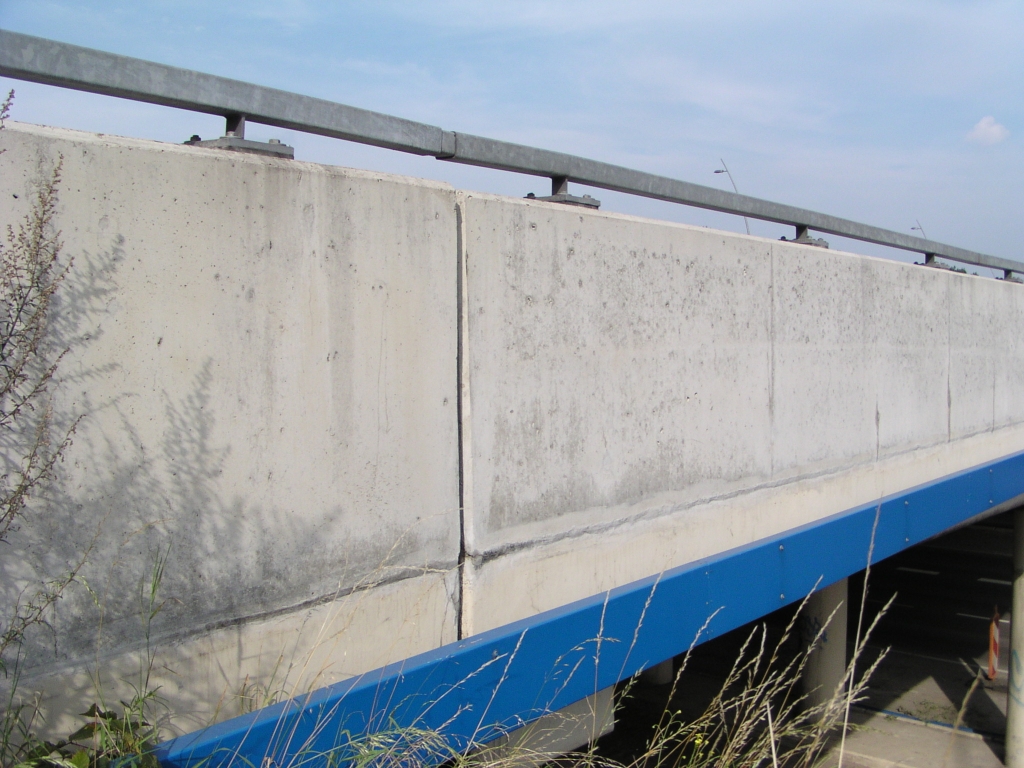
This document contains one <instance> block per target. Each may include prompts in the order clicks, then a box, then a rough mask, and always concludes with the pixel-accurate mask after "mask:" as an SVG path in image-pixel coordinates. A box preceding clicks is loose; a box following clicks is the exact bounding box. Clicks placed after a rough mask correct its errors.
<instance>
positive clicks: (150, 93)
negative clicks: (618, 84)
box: [0, 30, 1024, 278]
mask: <svg viewBox="0 0 1024 768" xmlns="http://www.w3.org/2000/svg"><path fill="white" fill-rule="evenodd" d="M0 75H3V76H6V77H12V78H17V79H20V80H28V81H31V82H36V83H45V84H47V85H56V86H60V87H63V88H73V89H76V90H80V91H89V92H92V93H101V94H105V95H108V96H117V97H120V98H124V99H132V100H135V101H144V102H149V103H151V104H160V105H163V106H168V107H177V108H179V109H187V110H192V111H195V112H205V113H208V114H213V115H222V116H224V117H225V118H226V119H227V120H228V122H229V124H238V121H239V118H242V119H243V120H250V121H252V122H256V123H262V124H265V125H273V126H277V127H279V128H288V129H292V130H296V131H303V132H305V133H314V134H319V135H321V136H330V137H332V138H337V139H345V140H347V141H354V142H359V143H361V144H372V145H374V146H378V147H385V148H387V149H395V150H398V151H401V152H410V153H412V154H416V155H431V156H433V157H435V158H437V159H438V160H448V161H451V162H455V163H465V164H467V165H476V166H481V167H484V168H494V169H498V170H503V171H512V172H515V173H524V174H528V175H532V176H546V177H548V178H550V179H551V180H552V189H553V192H554V193H558V192H564V191H565V185H566V183H567V182H569V181H572V182H576V183H579V184H586V185H588V186H592V187H599V188H601V189H609V190H613V191H616V192H625V193H628V194H634V195H641V196H643V197H649V198H654V199H656V200H666V201H669V202H673V203H682V204H684V205H691V206H695V207H698V208H706V209H708V210H712V211H721V212H723V213H732V214H736V215H738V216H746V217H748V218H752V219H760V220H762V221H771V222H775V223H777V224H787V225H790V226H793V227H796V230H797V235H798V237H799V236H801V235H806V232H807V230H809V229H810V230H814V231H816V232H823V233H827V234H832V235H839V236H841V237H849V238H852V239H854V240H862V241H865V242H869V243H877V244H879V245H886V246H890V247H893V248H899V249H902V250H905V251H913V252H916V253H922V254H924V255H925V263H934V260H935V257H941V258H944V259H948V260H950V261H956V262H960V263H962V264H971V265H974V266H978V267H989V268H991V269H1001V270H1003V273H1004V276H1005V277H1007V278H1009V277H1012V276H1013V274H1014V273H1017V274H1024V262H1019V261H1013V260H1010V259H1004V258H1000V257H998V256H989V255H987V254H984V253H978V252H976V251H970V250H967V249H964V248H958V247H956V246H952V245H945V244H944V243H938V242H935V241H934V240H926V239H924V238H920V237H914V236H912V235H906V234H903V233H902V232H896V231H894V230H890V229H883V228H882V227H874V226H871V225H869V224H861V223H859V222H856V221H851V220H849V219H843V218H839V217H837V216H830V215H828V214H825V213H818V212H817V211H810V210H807V209H804V208H797V207H795V206H791V205H784V204H781V203H773V202H771V201H768V200H762V199H759V198H756V197H749V196H747V195H740V194H736V193H734V192H727V191H725V190H720V189H714V188H712V187H705V186H702V185H700V184H692V183H690V182H687V181H679V180H677V179H671V178H668V177H666V176H658V175H656V174H653V173H645V172H643V171H637V170H633V169H630V168H624V167H622V166H618V165H612V164H610V163H602V162H600V161H597V160H588V159H586V158H583V157H577V156H576V155H568V154H565V153H562V152H552V151H550V150H546V149H536V148H534V147H527V146H523V145H521V144H513V143H510V142H507V141H497V140H495V139H487V138H484V137H482V136H474V135H472V134H468V133H457V132H455V131H446V130H444V129H442V128H439V127H437V126H433V125H427V124H426V123H418V122H415V121H413V120H405V119H403V118H400V117H393V116H391V115H384V114H381V113H379V112H371V111H369V110H365V109H359V108H357V107H350V106H347V105H345V104H338V103H335V102H331V101H326V100H324V99H317V98H313V97H311V96H302V95H299V94H295V93H289V92H287V91H280V90H277V89H274V88H265V87H263V86H259V85H253V84H252V83H245V82H242V81H239V80H231V79H228V78H224V77H217V76H215V75H208V74H204V73H201V72H194V71H192V70H188V69H179V68H177V67H170V66H166V65H164V64H156V63H154V62H150V61H144V60H142V59H134V58H130V57H127V56H118V55H115V54H112V53H105V52H103V51H97V50H93V49H91V48H82V47H80V46H77V45H69V44H67V43H60V42H56V41H54V40H47V39H44V38H40V37H32V36H30V35H23V34H20V33H17V32H9V31H6V30H0Z"/></svg>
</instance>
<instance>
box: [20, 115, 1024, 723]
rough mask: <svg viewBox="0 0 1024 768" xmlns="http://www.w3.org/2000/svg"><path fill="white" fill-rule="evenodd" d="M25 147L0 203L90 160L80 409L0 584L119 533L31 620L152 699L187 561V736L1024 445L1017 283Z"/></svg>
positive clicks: (77, 271)
mask: <svg viewBox="0 0 1024 768" xmlns="http://www.w3.org/2000/svg"><path fill="white" fill-rule="evenodd" d="M0 143H2V146H3V147H4V148H6V150H7V151H6V153H4V154H2V155H0V217H2V218H0V221H3V222H12V223H14V222H16V221H17V219H18V218H19V217H21V216H23V215H24V214H25V213H26V211H27V210H28V206H29V204H30V201H31V192H32V190H33V188H34V186H35V185H37V184H39V183H40V180H41V179H42V178H44V177H45V176H46V174H47V173H49V170H50V169H51V168H52V167H53V166H54V164H55V163H56V162H57V161H58V158H59V157H60V156H63V180H62V182H61V207H60V210H59V212H58V225H59V227H60V228H61V230H62V237H63V240H64V243H65V253H66V255H67V256H69V257H73V258H74V259H75V266H74V269H73V271H72V272H71V276H70V278H69V281H68V283H67V285H66V286H65V287H64V288H63V289H62V291H61V294H60V297H59V301H60V306H59V308H58V309H59V312H58V314H57V322H56V326H55V328H54V333H55V338H56V340H57V341H58V342H59V343H60V344H61V345H66V346H68V347H70V349H71V352H70V354H69V356H68V357H67V358H66V359H65V360H64V362H63V364H62V366H61V382H60V388H59V390H58V393H57V399H56V401H55V414H56V425H57V426H60V425H61V424H69V423H71V421H72V420H73V419H75V418H77V417H78V416H82V417H83V420H82V422H81V425H80V427H79V429H78V432H77V434H76V436H75V442H74V445H73V446H72V447H71V449H70V450H69V452H68V455H67V460H66V461H65V462H64V463H63V464H62V465H61V469H60V477H59V482H58V483H57V484H56V485H55V488H54V489H53V490H52V493H51V494H50V495H49V496H48V497H47V498H46V499H45V504H43V505H42V506H41V507H39V508H38V509H35V510H34V512H33V514H34V515H36V517H34V518H33V520H32V521H31V524H30V525H26V526H25V527H24V529H23V531H22V532H21V533H20V534H19V536H20V537H21V538H19V539H18V541H16V542H15V543H14V546H13V548H12V549H10V550H9V554H8V555H7V557H6V559H5V561H4V575H3V581H2V587H0V589H2V591H0V601H2V603H3V605H2V609H3V610H4V611H7V610H9V608H10V606H11V605H13V603H14V601H15V600H16V599H17V595H18V594H19V593H21V591H22V590H23V589H24V588H25V587H26V585H28V584H31V583H32V581H33V579H38V578H39V577H40V576H42V575H53V572H54V570H55V569H56V570H61V569H64V568H67V567H68V564H70V563H73V562H75V559H76V558H78V557H80V556H81V555H82V554H83V553H86V552H87V553H88V561H87V564H86V566H85V568H84V570H83V572H82V573H83V576H84V577H85V580H86V581H87V582H88V584H89V585H90V587H91V588H92V590H93V592H94V593H95V595H96V597H97V600H96V602H94V601H93V599H92V596H91V595H90V594H89V592H88V591H87V590H85V589H84V588H83V589H74V590H71V591H70V592H69V593H68V595H67V597H66V598H65V599H64V600H63V601H62V602H61V603H60V604H59V605H58V607H57V610H56V613H55V615H54V621H53V630H54V631H53V634H52V635H51V634H48V633H46V632H41V633H40V634H38V635H33V636H32V637H30V638H29V643H28V645H26V656H25V658H26V659H27V660H28V661H29V665H28V666H27V667H26V669H25V670H24V673H25V676H24V678H23V684H24V685H25V686H29V687H32V686H34V687H39V688H41V689H44V690H46V691H49V692H50V693H51V700H57V699H58V698H60V696H61V695H62V694H65V695H66V694H67V692H68V691H71V692H73V694H74V696H73V697H72V698H73V699H74V700H71V699H70V698H69V699H68V701H67V702H66V706H65V708H64V711H66V712H80V711H82V710H83V709H84V707H85V706H86V705H87V704H88V701H89V700H90V699H91V698H94V697H95V694H96V691H95V690H94V689H95V685H94V684H93V683H92V682H91V681H90V679H89V674H90V673H95V672H96V671H97V670H103V675H105V676H106V677H105V678H104V679H102V680H101V681H100V683H101V687H107V688H108V689H107V690H106V691H104V695H105V697H106V698H107V699H108V700H116V699H117V698H120V697H122V696H123V689H121V690H116V691H114V690H112V689H116V688H117V686H118V684H119V683H118V678H122V677H125V676H128V677H129V679H130V674H131V673H132V670H137V669H138V663H139V658H140V655H141V656H142V657H144V656H145V652H146V633H145V631H144V627H143V623H142V622H141V621H140V617H139V591H140V588H144V587H145V586H146V579H147V574H148V573H149V569H150V564H151V563H152V562H153V559H154V558H156V557H159V556H160V553H168V554H167V555H166V556H167V558H168V560H167V568H166V571H165V576H164V581H163V583H162V584H161V585H160V595H161V600H162V601H163V609H162V610H161V611H160V613H159V614H158V615H157V616H156V618H155V620H154V621H153V624H152V627H151V630H152V632H151V634H150V637H151V640H152V643H151V651H152V653H153V654H154V656H153V658H154V669H155V670H156V675H157V677H156V678H155V679H154V682H155V683H156V684H159V685H161V686H162V691H161V693H162V695H163V696H164V698H166V699H167V700H168V702H169V704H170V706H171V708H172V710H173V711H174V712H175V713H176V722H177V723H178V724H179V727H183V728H191V727H194V726H198V725H202V724H204V723H206V722H208V721H210V720H212V719H219V718H223V717H225V716H227V715H233V714H236V713H237V712H238V711H239V710H240V709H244V708H246V707H249V706H253V705H258V704H261V703H264V702H266V701H267V700H269V699H275V698H280V697H282V696H285V695H288V694H291V693H298V692H300V691H302V690H305V689H308V688H310V687H315V686H320V685H324V684H328V683H332V682H335V681H337V680H341V679H343V678H346V677H349V676H352V675H359V674H361V673H363V672H366V671H367V670H370V669H373V668H376V667H379V666H381V665H383V664H384V663H385V662H389V661H397V660H400V659H404V658H406V657H408V656H412V655H415V654H418V653H423V652H425V651H429V650H431V649H433V648H437V647H439V646H441V645H444V644H445V643H448V642H450V641H452V640H455V639H456V638H457V637H459V636H462V637H466V636H469V635H473V634H477V633H480V632H483V631H485V630H488V629H492V628H495V627H500V626H504V625H507V624H509V623H510V622H513V621H516V620H519V619H523V618H526V617H530V616H534V615H536V614H538V613H540V612H542V611H546V610H549V609H553V608H559V607H561V606H565V605H567V604H568V603H571V602H573V601H575V600H580V599H584V598H591V597H592V596H595V595H600V594H601V593H603V592H605V591H606V590H609V589H612V588H615V587H620V586H623V585H626V584H629V583H632V582H636V581H638V580H641V579H646V578H648V577H655V576H657V575H658V574H659V573H662V572H667V571H669V570H671V569H673V568H678V567H680V566H684V565H686V564H690V563H693V562H695V561H697V560H700V559H702V558H708V557H712V556H717V555H719V554H721V553H723V552H726V551H728V550H732V549H734V548H736V547H743V546H746V545H750V544H751V543H752V542H757V541H761V540H763V539H766V538H768V537H772V536H775V535H777V534H780V533H782V532H785V531H791V530H793V529H797V528H799V527H800V526H804V525H807V524H812V523H816V522H819V521H822V520H824V519H825V518H828V517H829V516H831V515H835V514H837V513H840V512H844V511H847V510H850V509H853V508H855V507H860V506H863V505H870V504H872V503H873V502H874V501H876V500H877V499H879V498H881V497H882V496H885V495H887V494H892V493H897V492H902V491H905V490H907V489H910V488H913V487H915V486H918V485H920V484H922V483H927V482H931V481H934V480H936V479H937V478H940V477H945V476H947V475H950V474H952V473H956V472H958V471H960V470H963V469H966V468H968V467H977V466H979V465H983V464H985V463H986V462H989V461H993V460H996V459H1001V458H1004V457H1007V456H1010V455H1011V454H1014V453H1016V452H1018V451H1020V450H1021V449H1022V448H1024V401H1022V400H1021V399H1020V397H1019V392H1020V391H1021V385H1022V384H1024V342H1021V341H1020V340H1019V339H1018V335H1017V334H1014V333H1011V332H1006V331H1005V330H1004V329H1009V328H1019V327H1020V326H1021V325H1022V320H1024V286H1021V285H1018V284H1014V283H1009V282H1000V281H995V280H988V279H981V278H976V277H971V276H968V275H960V274H954V273H951V272H947V271H939V270H933V269H926V268H922V267H915V266H912V265H907V264H900V263H895V262H889V261H884V260H879V259H874V258H868V257H862V256H855V255H851V254H841V253H836V252H834V251H823V250H820V249H816V248H811V247H807V246H802V245H795V244H791V243H781V242H775V241H769V240H764V239H759V238H753V237H744V236H740V235H735V234H730V233H725V232H717V231H712V230H707V229H701V228H695V227H687V226H682V225H675V224H669V223H665V222H656V221H649V220H644V219H638V218H632V217H627V216H621V215H616V214H612V213H606V212H599V211H588V210H582V209H579V208H570V207H566V206H559V205H556V204H548V203H542V202H531V201H524V200H514V199H509V198H502V197H496V196H491V195H484V194H475V193H472V194H471V193H465V192H457V191H455V190H453V189H451V188H450V187H448V186H446V185H443V184H436V183H432V182H425V181H421V180H416V179H408V178H401V177H395V176H388V175H383V174H374V173H368V172H363V171H353V170H346V169H339V168H330V167H325V166H319V165H313V164H309V163H298V162H293V161H287V160H281V159H274V158H264V157H256V156H245V155H239V154H234V153H227V152H221V151H218V150H213V149H203V148H196V147H182V146H175V145H166V144H158V143H154V142H143V141H135V140H130V139H120V138H111V137H103V136H94V135H89V134H82V133H76V132H70V131H63V130H57V129H47V128H36V127H28V126H18V125H8V127H7V128H6V129H5V130H4V131H3V132H2V133H0ZM460 419H461V421H460ZM974 513H977V510H975V512H974ZM915 514H917V512H916V511H915ZM972 514H973V513H972ZM908 541H909V539H908ZM847 554H849V553H847ZM857 557H858V558H859V557H861V555H860V554H858V555H857ZM462 559H464V568H463V569H462V570H461V578H460V571H459V569H458V564H459V563H460V561H461V560H462ZM858 562H859V560H858ZM786 591H787V592H788V591H789V590H786ZM774 599H775V597H774V596H773V597H772V600H773V601H774ZM779 599H780V600H792V599H795V598H794V597H793V596H792V595H790V596H789V597H784V596H780V597H779ZM701 620H703V618H702V619H701ZM697 626H699V622H698V624H697ZM97 627H100V630H99V631H97ZM691 639H692V638H686V641H685V642H689V641H690V640H691ZM685 642H684V647H685ZM669 646H672V647H674V644H672V643H669V644H666V646H665V647H669ZM54 649H55V650H56V652H54ZM660 660H661V659H656V658H649V659H647V658H645V660H644V664H647V663H648V662H650V663H651V664H653V663H657V662H658V661H660ZM614 682H616V680H610V682H609V683H608V684H613V683H614ZM594 693H596V691H594V690H591V691H588V692H586V695H591V694H594ZM54 722H55V723H56V724H55V728H57V730H60V729H61V728H62V727H63V725H62V724H61V723H60V722H59V721H54Z"/></svg>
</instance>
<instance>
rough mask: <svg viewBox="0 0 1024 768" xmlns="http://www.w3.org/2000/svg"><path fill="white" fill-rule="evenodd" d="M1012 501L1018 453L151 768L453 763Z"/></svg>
mask: <svg viewBox="0 0 1024 768" xmlns="http://www.w3.org/2000/svg"><path fill="white" fill-rule="evenodd" d="M1022 496H1024V451H1021V452H1018V453H1014V454H1011V455H1009V456H1006V457H1004V458H1002V459H998V460H995V461H991V462H987V463H985V464H981V465H979V466H976V467H973V468H971V469H967V470H964V471H961V472H957V473H955V474H952V475H949V476H946V477H943V478H940V479H938V480H935V481H933V482H929V483H926V484H923V485H919V486H916V487H914V488H911V489H908V490H905V491H902V492H900V493H895V494H892V495H889V496H886V497H885V498H883V499H881V500H879V501H878V502H876V503H872V504H865V505H862V506H858V507H856V508H854V509H851V510H848V511H846V512H842V513H839V514H836V515H832V516H830V517H827V518H824V519H822V520H820V521H817V522H815V523H811V524H808V525H804V526H801V527H799V528H795V529H792V530H789V531H786V532H784V533H781V534H778V535H776V536H772V537H769V538H767V539H763V540H760V541H757V542H754V543H752V544H749V545H747V546H743V547H739V548H737V549H733V550H730V551H727V552H723V553H721V554H719V555H716V556H714V557H710V558H706V559H704V560H700V561H697V562H694V563H690V564H687V565H684V566H681V567H678V568H675V569H672V570H670V571H666V572H665V573H662V574H658V575H654V576H651V577H649V578H646V579H642V580H640V581H637V582H634V583H632V584H628V585H625V586H623V587H619V588H617V589H613V590H611V591H610V592H608V593H605V594H600V595H595V596H593V597H590V598H588V599H585V600H581V601H578V602H576V603H572V604H570V605H566V606H563V607H561V608H558V609H556V610H552V611H547V612H545V613H541V614H539V615H537V616H534V617H531V618H529V619H525V620H522V621H518V622H515V623H513V624H509V625H507V626H505V627H500V628H498V629H495V630H492V631H489V632H484V633H482V634H480V635H477V636H474V637H471V638H469V639H466V640H462V641H460V642H457V643H452V644H450V645H446V646H443V647H441V648H438V649H436V650H434V651H430V652H428V653H424V654H421V655H418V656H414V657H412V658H410V659H406V660H404V661H402V662H398V663H395V664H390V665H388V666H386V667H382V668H381V669H377V670H374V671H372V672H368V673H367V674H365V675H361V676H359V677H356V678H353V679H351V680H347V681H344V682H342V683H338V684H335V685H332V686H329V687H327V688H323V689H320V690H318V691H314V692H313V693H310V694H308V695H304V696H301V697H298V698H296V699H293V700H291V701H287V702H282V703H280V704H276V705H274V706H271V707H267V708H265V709H262V710H258V711H256V712H253V713H251V714H248V715H244V716H242V717H237V718H234V719H232V720H227V721H224V722H222V723H219V724H217V725H214V726H211V727H209V728H206V729H204V730H201V731H196V732H194V733H190V734H187V735H185V736H181V737H178V738H176V739H173V740H171V741H168V742H164V743H163V744H160V745H159V746H158V747H157V750H156V756H157V758H158V759H159V761H160V762H161V764H162V765H164V766H168V767H170V766H173V767H174V768H192V767H193V766H198V765H199V764H200V763H203V764H204V765H206V766H210V768H213V766H217V765H226V764H229V763H232V762H234V761H241V762H242V763H244V764H249V765H266V764H268V763H267V760H268V759H269V760H270V761H272V762H273V763H274V764H279V765H280V764H292V763H297V762H303V763H304V762H306V761H307V760H312V761H314V762H315V761H318V760H320V759H326V758H327V757H328V756H329V755H330V756H333V757H335V758H338V757H340V758H341V759H344V757H345V752H344V749H345V746H346V744H348V743H349V742H350V740H352V739H355V738H358V737H359V736H360V735H363V734H370V733H381V732H387V731H391V730H395V729H403V728H422V729H427V730H436V731H438V732H439V733H441V734H442V735H443V736H444V738H445V739H446V740H447V741H448V742H449V743H450V745H451V746H452V747H454V748H456V749H464V748H466V746H467V745H469V744H470V743H482V742H486V741H489V740H491V739H493V738H496V737H497V736H499V735H501V734H502V733H503V732H506V731H508V730H511V729H514V728H516V727H519V726H521V725H523V724H526V723H529V722H531V721H533V720H536V719H537V718H539V717H541V716H543V715H544V714H547V713H549V712H553V711H556V710H558V709H561V708H563V707H566V706H568V705H569V704H571V703H573V702H575V701H579V700H581V699H583V698H585V697H586V696H588V695H590V694H593V693H594V692H595V691H598V690H602V689H604V688H607V687H608V686H610V685H614V684H615V683H617V682H619V681H620V680H624V679H626V678H629V677H631V676H632V675H634V674H636V673H637V672H639V671H641V670H643V669H645V668H647V667H649V666H652V665H653V664H656V663H658V662H660V661H662V660H664V659H667V658H670V657H672V656H676V655H678V654H680V653H684V652H685V651H686V650H687V649H688V648H689V647H691V645H693V644H695V641H696V642H704V641H706V640H709V639H711V638H714V637H717V636H719V635H721V634H723V633H725V632H728V631H730V630H732V629H735V628H736V627H739V626H742V625H744V624H746V623H748V622H750V621H753V620H755V619H757V618H759V617H761V616H763V615H765V614H767V613H770V612H772V611H774V610H775V609H777V608H780V607H782V606H785V605H788V604H791V603H794V602H798V601H800V600H801V599H803V598H804V597H805V596H806V595H807V594H808V593H810V592H811V591H812V590H814V589H815V587H816V586H824V585H827V584H831V583H833V582H835V581H837V580H839V579H841V578H844V577H846V576H849V575H851V574H853V573H856V572H857V571H860V570H862V569H863V568H864V567H865V565H866V564H867V563H868V560H869V557H870V562H872V563H874V562H877V561H879V560H882V559H884V558H886V557H889V556H890V555H893V554H895V553H897V552H899V551H901V550H903V549H906V548H907V547H911V546H913V545H915V544H918V543H920V542H922V541H924V540H926V539H929V538H931V537H933V536H935V535H937V534H940V533H942V532H944V531H946V530H948V529H950V528H953V527H956V526H958V525H961V524H964V523H966V522H968V521H970V520H971V519H972V518H976V517H978V516H979V515H984V514H986V513H989V514H990V513H992V512H994V511H999V510H1001V509H1007V508H1010V507H1012V506H1013V505H1014V504H1017V503H1019V502H1020V500H1021V497H1022ZM869 553H870V554H869Z"/></svg>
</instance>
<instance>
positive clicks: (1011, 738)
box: [1006, 509, 1024, 768]
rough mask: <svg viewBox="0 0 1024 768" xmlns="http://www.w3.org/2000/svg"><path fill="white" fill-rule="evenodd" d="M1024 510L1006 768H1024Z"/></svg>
mask: <svg viewBox="0 0 1024 768" xmlns="http://www.w3.org/2000/svg"><path fill="white" fill-rule="evenodd" d="M1022 656H1024V509H1018V510H1017V511H1016V512H1014V513H1013V606H1012V607H1011V609H1010V664H1009V667H1010V679H1009V685H1008V686H1007V691H1006V765H1007V766H1008V768H1024V663H1022V658H1021V657H1022Z"/></svg>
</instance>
